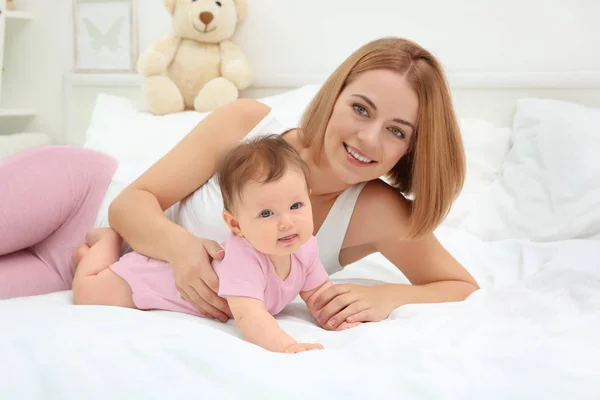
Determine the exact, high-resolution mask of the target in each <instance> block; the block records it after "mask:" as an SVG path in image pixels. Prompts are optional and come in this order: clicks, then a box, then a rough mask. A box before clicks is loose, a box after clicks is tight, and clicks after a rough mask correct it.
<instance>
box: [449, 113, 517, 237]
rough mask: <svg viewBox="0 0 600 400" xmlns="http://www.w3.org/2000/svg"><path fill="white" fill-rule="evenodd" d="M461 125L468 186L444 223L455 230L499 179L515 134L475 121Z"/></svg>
mask: <svg viewBox="0 0 600 400" xmlns="http://www.w3.org/2000/svg"><path fill="white" fill-rule="evenodd" d="M459 125H460V130H461V135H462V138H463V143H464V147H465V157H466V168H467V171H466V177H465V184H464V186H463V189H462V191H461V193H460V195H459V196H458V198H457V199H456V201H455V202H454V204H453V205H452V209H451V210H450V213H449V214H448V216H447V217H446V219H445V220H444V222H443V223H442V225H444V226H450V227H454V228H457V227H458V226H460V224H461V223H462V221H463V219H464V218H465V216H466V215H467V214H468V213H469V211H470V210H471V208H472V207H473V205H474V204H475V202H476V201H477V198H478V196H479V195H480V194H481V193H482V192H483V191H484V190H486V189H487V188H488V186H489V185H491V184H492V183H493V182H494V181H495V180H496V179H497V177H498V175H499V174H500V168H501V167H502V163H503V162H504V159H505V157H506V154H507V153H508V150H509V147H510V133H511V131H510V129H509V128H498V127H496V126H494V125H492V124H491V123H490V122H488V121H485V120H481V119H475V118H461V119H460V120H459Z"/></svg>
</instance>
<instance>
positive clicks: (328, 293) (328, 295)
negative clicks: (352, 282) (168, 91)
mask: <svg viewBox="0 0 600 400" xmlns="http://www.w3.org/2000/svg"><path fill="white" fill-rule="evenodd" d="M349 291H350V286H348V285H331V286H330V287H328V288H327V289H325V291H323V293H321V294H320V295H319V297H318V298H317V299H316V300H315V309H316V310H320V309H321V308H323V307H324V306H326V305H327V304H329V303H330V302H331V301H332V300H333V299H334V298H336V297H337V296H339V295H342V294H344V293H348V292H349Z"/></svg>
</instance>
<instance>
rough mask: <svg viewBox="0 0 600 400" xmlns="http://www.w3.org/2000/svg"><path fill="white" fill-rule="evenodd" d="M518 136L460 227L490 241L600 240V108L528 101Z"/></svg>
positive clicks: (521, 106)
mask: <svg viewBox="0 0 600 400" xmlns="http://www.w3.org/2000/svg"><path fill="white" fill-rule="evenodd" d="M512 139H513V142H514V143H513V146H512V148H511V150H510V152H509V154H508V156H507V158H506V161H505V162H504V165H503V166H502V171H501V176H500V177H499V178H498V179H497V180H496V181H495V182H494V183H493V184H492V185H490V187H489V189H488V190H486V191H485V192H484V193H483V194H482V195H481V196H479V198H478V199H477V200H476V203H475V204H474V206H473V208H472V210H471V211H470V212H469V213H468V215H467V216H466V218H465V220H464V222H463V223H462V224H461V227H462V228H464V229H466V230H468V231H470V232H472V233H474V234H475V235H477V236H479V237H480V238H482V239H485V240H501V239H508V238H521V239H531V240H536V241H551V240H563V239H571V238H600V159H598V152H599V151H600V110H598V109H592V108H588V107H584V106H582V105H578V104H574V103H569V102H563V101H558V100H542V99H523V100H520V101H519V102H518V104H517V111H516V114H515V117H514V123H513V137H512Z"/></svg>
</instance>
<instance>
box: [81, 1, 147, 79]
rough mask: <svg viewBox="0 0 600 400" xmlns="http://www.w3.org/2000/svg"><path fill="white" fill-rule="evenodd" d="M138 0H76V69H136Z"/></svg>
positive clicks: (119, 70) (98, 70)
mask: <svg viewBox="0 0 600 400" xmlns="http://www.w3.org/2000/svg"><path fill="white" fill-rule="evenodd" d="M137 39H138V38H137V0H74V3H73V44H74V68H73V69H74V70H75V71H76V72H84V73H85V72H88V73H127V72H131V73H133V72H135V69H136V68H135V64H136V62H137V58H138V43H137V41H138V40H137Z"/></svg>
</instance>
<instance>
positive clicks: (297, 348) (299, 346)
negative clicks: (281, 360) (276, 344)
mask: <svg viewBox="0 0 600 400" xmlns="http://www.w3.org/2000/svg"><path fill="white" fill-rule="evenodd" d="M322 349H323V346H322V345H320V344H319V343H295V344H293V345H291V346H288V347H286V349H285V350H283V352H284V353H288V354H294V353H302V352H303V351H308V350H322Z"/></svg>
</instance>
